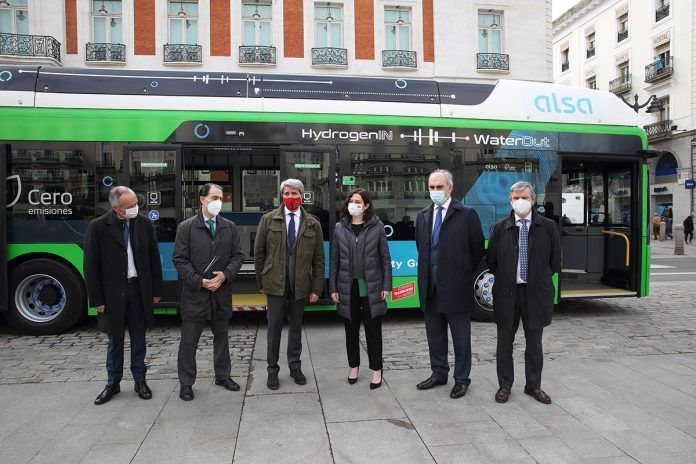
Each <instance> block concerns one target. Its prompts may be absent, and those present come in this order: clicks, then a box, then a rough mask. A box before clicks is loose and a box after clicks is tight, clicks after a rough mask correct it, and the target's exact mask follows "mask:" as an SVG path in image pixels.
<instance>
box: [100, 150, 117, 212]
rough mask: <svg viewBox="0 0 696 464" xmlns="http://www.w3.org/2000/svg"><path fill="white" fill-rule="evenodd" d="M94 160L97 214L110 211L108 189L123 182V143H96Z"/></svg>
mask: <svg viewBox="0 0 696 464" xmlns="http://www.w3.org/2000/svg"><path fill="white" fill-rule="evenodd" d="M96 157H97V160H96V167H95V169H96V183H97V185H96V186H97V212H96V215H97V216H101V215H102V214H104V213H106V212H107V211H111V205H110V204H109V191H110V190H111V189H112V188H113V187H115V186H116V185H119V184H123V182H122V181H121V176H122V174H123V144H122V143H98V144H97V156H96Z"/></svg>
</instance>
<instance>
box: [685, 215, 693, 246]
mask: <svg viewBox="0 0 696 464" xmlns="http://www.w3.org/2000/svg"><path fill="white" fill-rule="evenodd" d="M693 241H694V218H693V216H691V214H689V215H688V216H687V217H686V219H684V242H685V243H691V242H693Z"/></svg>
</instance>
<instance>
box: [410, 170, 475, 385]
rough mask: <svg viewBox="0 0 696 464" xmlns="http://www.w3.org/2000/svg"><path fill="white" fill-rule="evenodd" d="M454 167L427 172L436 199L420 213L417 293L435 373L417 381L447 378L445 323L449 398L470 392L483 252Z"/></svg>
mask: <svg viewBox="0 0 696 464" xmlns="http://www.w3.org/2000/svg"><path fill="white" fill-rule="evenodd" d="M453 188H454V182H453V179H452V173H450V172H449V171H446V170H444V169H438V170H436V171H433V172H432V173H431V174H430V176H429V177H428V190H429V191H430V199H431V201H432V203H431V204H430V205H429V206H427V207H426V208H424V209H423V210H421V211H420V212H419V213H418V217H417V219H416V247H417V248H418V295H419V298H420V307H421V310H422V311H423V312H424V314H425V332H426V336H427V337H428V350H429V352H430V367H431V370H432V374H431V375H430V377H429V378H427V379H426V380H424V381H423V382H421V383H419V384H418V385H417V388H418V389H419V390H428V389H431V388H433V387H435V386H438V385H445V384H447V380H448V376H449V369H450V368H449V361H448V360H447V351H448V349H449V344H448V340H447V338H448V337H447V327H448V326H449V330H450V331H451V332H452V342H453V344H454V387H452V390H451V392H450V398H461V397H462V396H464V395H465V394H466V391H467V389H468V388H469V384H470V383H471V379H470V378H469V374H470V372H471V320H470V317H471V310H472V308H473V306H474V305H475V304H476V303H475V302H474V292H472V290H471V289H472V282H473V273H474V271H475V270H476V267H477V266H478V265H479V262H480V261H481V258H483V255H484V252H485V249H484V237H483V232H482V230H481V221H480V220H479V217H478V214H476V210H474V209H473V208H470V207H468V206H464V205H463V204H462V203H461V202H460V201H458V200H455V199H453V198H452V190H453Z"/></svg>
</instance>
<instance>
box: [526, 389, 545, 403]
mask: <svg viewBox="0 0 696 464" xmlns="http://www.w3.org/2000/svg"><path fill="white" fill-rule="evenodd" d="M524 392H525V393H526V394H527V395H529V396H533V397H534V399H535V400H537V401H538V402H540V403H544V404H551V398H550V397H549V395H547V394H546V392H544V390H542V389H541V388H530V387H524Z"/></svg>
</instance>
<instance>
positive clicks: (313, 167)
mask: <svg viewBox="0 0 696 464" xmlns="http://www.w3.org/2000/svg"><path fill="white" fill-rule="evenodd" d="M329 156H332V154H331V153H323V152H309V151H307V152H304V151H288V152H286V153H285V163H286V164H285V167H286V170H287V171H286V173H287V177H288V178H291V179H299V180H300V181H302V183H303V184H304V188H305V191H304V196H303V198H302V207H303V208H304V209H305V211H307V212H308V213H310V214H312V215H314V217H316V218H317V219H318V220H319V222H320V223H321V230H322V234H323V235H324V240H328V239H329V205H330V204H331V200H332V193H333V192H332V191H331V185H330V178H329V176H330V175H331V176H333V175H335V173H332V172H330V171H329ZM276 191H277V190H276ZM269 194H270V192H269Z"/></svg>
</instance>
